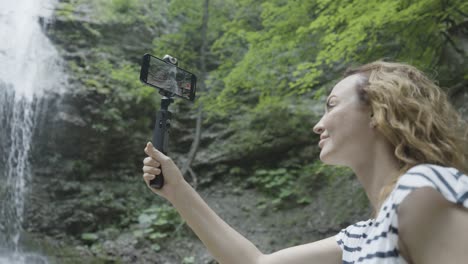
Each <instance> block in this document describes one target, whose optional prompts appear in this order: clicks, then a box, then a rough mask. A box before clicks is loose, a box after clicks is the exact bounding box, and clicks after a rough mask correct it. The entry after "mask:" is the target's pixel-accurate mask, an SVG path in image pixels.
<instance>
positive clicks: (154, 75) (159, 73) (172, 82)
mask: <svg viewBox="0 0 468 264" xmlns="http://www.w3.org/2000/svg"><path fill="white" fill-rule="evenodd" d="M140 80H141V81H142V82H143V83H145V84H147V85H150V86H153V87H156V88H158V89H160V90H162V91H164V92H166V93H168V95H169V96H173V95H176V96H178V97H182V98H184V99H187V100H190V101H193V100H195V89H196V85H197V77H196V76H195V74H193V73H191V72H188V71H186V70H184V69H182V68H179V67H177V66H176V65H174V64H172V63H169V62H166V61H163V60H162V59H159V58H157V57H155V56H153V55H150V54H145V55H143V62H142V64H141V70H140Z"/></svg>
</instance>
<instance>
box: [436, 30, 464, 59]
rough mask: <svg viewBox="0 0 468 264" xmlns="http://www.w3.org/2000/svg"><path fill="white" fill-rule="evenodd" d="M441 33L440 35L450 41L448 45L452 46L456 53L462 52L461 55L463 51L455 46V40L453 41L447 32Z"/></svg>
mask: <svg viewBox="0 0 468 264" xmlns="http://www.w3.org/2000/svg"><path fill="white" fill-rule="evenodd" d="M441 33H442V35H443V36H444V37H445V40H446V42H448V43H450V45H451V46H452V47H453V49H454V50H455V51H456V52H458V53H460V54H462V55H465V52H464V51H463V50H462V49H460V48H459V47H457V44H455V42H454V41H453V39H452V38H451V37H450V35H449V34H447V32H445V31H441Z"/></svg>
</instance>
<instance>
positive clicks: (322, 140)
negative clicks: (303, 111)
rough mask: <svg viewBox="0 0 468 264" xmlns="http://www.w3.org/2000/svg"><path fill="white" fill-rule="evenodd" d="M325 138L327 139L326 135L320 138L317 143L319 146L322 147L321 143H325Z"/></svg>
mask: <svg viewBox="0 0 468 264" xmlns="http://www.w3.org/2000/svg"><path fill="white" fill-rule="evenodd" d="M327 139H328V137H324V138H322V139H321V140H320V142H319V143H318V146H319V148H322V147H323V144H324V143H325V140H327Z"/></svg>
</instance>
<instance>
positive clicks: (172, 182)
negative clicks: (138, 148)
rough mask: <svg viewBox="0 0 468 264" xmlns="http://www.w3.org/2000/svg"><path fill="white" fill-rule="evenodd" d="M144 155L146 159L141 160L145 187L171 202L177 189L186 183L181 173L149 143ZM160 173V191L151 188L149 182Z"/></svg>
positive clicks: (169, 159)
mask: <svg viewBox="0 0 468 264" xmlns="http://www.w3.org/2000/svg"><path fill="white" fill-rule="evenodd" d="M145 153H146V154H147V155H148V157H146V158H145V159H144V160H143V165H144V166H143V179H144V180H145V182H146V185H147V186H148V187H149V188H150V189H151V190H152V191H153V192H154V193H157V194H158V195H161V196H163V197H164V198H166V199H168V200H169V201H171V198H172V197H173V196H174V194H175V192H176V189H177V187H179V186H181V185H183V184H185V183H186V182H185V179H184V177H183V176H182V173H181V172H180V170H179V168H177V166H176V165H175V164H174V162H173V161H172V159H171V158H169V157H168V156H166V155H164V154H163V153H162V152H160V151H158V150H157V149H156V148H155V147H153V144H151V142H148V144H147V145H146V148H145ZM161 171H162V173H163V175H164V186H163V187H162V188H161V189H155V188H151V187H150V185H149V181H150V180H152V179H154V178H155V177H156V175H160V174H161Z"/></svg>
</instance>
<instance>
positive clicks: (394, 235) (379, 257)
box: [335, 164, 468, 264]
mask: <svg viewBox="0 0 468 264" xmlns="http://www.w3.org/2000/svg"><path fill="white" fill-rule="evenodd" d="M421 187H431V188H434V189H436V190H437V191H439V192H440V193H441V194H442V195H443V196H444V197H445V198H446V199H447V200H448V201H450V202H453V203H456V204H460V205H463V206H464V207H465V208H468V176H467V175H465V174H463V173H461V172H460V171H458V170H457V169H455V168H449V167H442V166H437V165H433V164H420V165H417V166H414V167H412V168H411V169H409V170H408V171H407V172H406V173H405V174H403V175H402V176H401V177H400V178H399V179H398V182H397V184H396V185H395V188H394V189H393V191H392V192H391V193H390V195H389V197H388V198H387V199H386V200H385V202H384V203H383V204H382V207H381V209H380V211H379V213H378V215H377V217H376V218H375V219H369V220H367V221H361V222H358V223H356V224H354V225H351V226H348V227H347V228H345V229H343V230H341V232H340V233H338V234H337V235H336V237H335V238H336V242H337V243H338V245H339V246H340V247H341V249H342V251H343V264H351V263H353V264H354V263H356V264H357V263H364V264H373V263H379V264H396V263H398V264H406V263H407V262H406V261H405V259H403V257H402V256H401V255H400V251H399V249H398V210H397V209H398V205H399V204H400V203H401V202H402V201H403V199H405V197H406V196H407V195H408V194H410V193H411V191H413V190H414V189H417V188H421Z"/></svg>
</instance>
